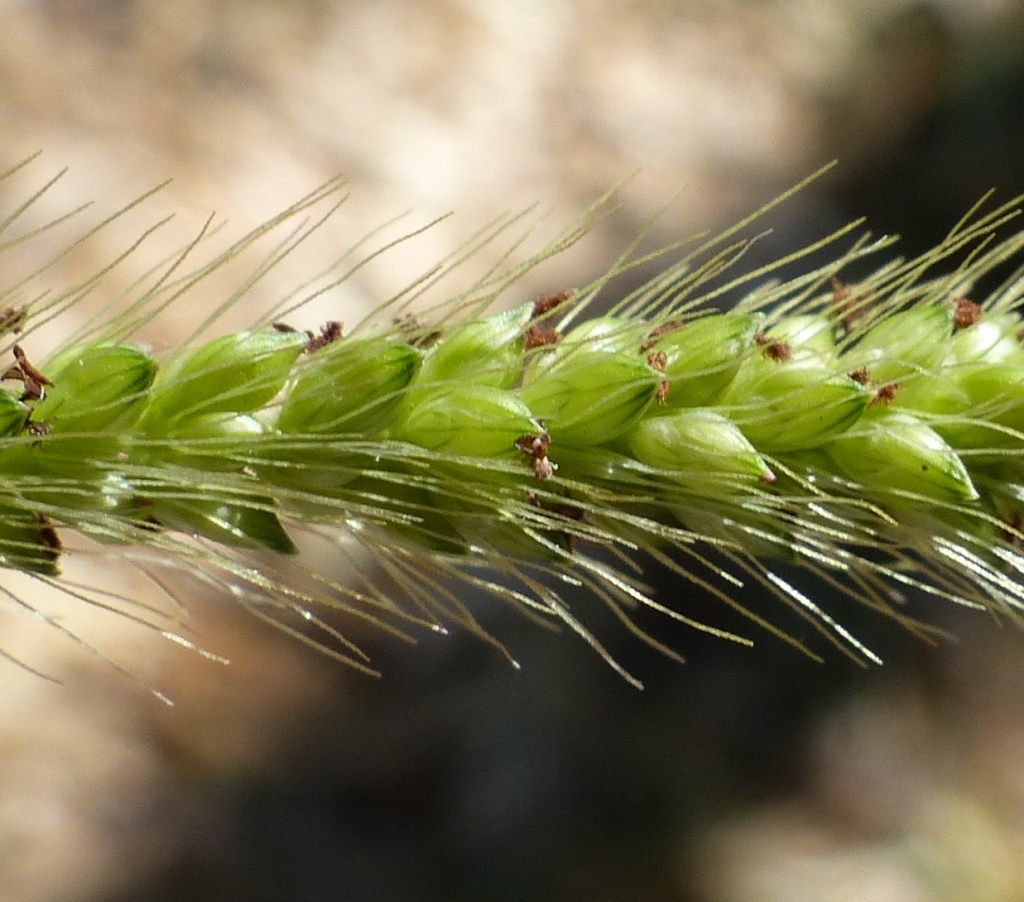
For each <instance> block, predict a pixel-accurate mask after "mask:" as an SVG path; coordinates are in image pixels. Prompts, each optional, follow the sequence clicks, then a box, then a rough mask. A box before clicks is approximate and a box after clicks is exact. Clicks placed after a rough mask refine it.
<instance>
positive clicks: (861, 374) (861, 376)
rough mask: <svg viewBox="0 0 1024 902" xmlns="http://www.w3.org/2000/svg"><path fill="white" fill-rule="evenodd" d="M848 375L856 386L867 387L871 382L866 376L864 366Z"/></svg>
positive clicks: (866, 371)
mask: <svg viewBox="0 0 1024 902" xmlns="http://www.w3.org/2000/svg"><path fill="white" fill-rule="evenodd" d="M848 375H849V377H850V378H851V379H852V380H853V381H854V382H856V383H857V384H858V385H867V384H868V383H869V382H870V381H871V376H870V375H869V374H868V368H867V367H866V366H862V367H861V368H860V369H859V370H854V371H853V372H852V373H849V374H848Z"/></svg>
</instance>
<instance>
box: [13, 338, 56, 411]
mask: <svg viewBox="0 0 1024 902" xmlns="http://www.w3.org/2000/svg"><path fill="white" fill-rule="evenodd" d="M12 352H13V354H14V359H15V360H16V361H17V363H16V364H15V365H14V366H12V367H10V368H9V369H8V370H7V371H6V372H5V373H4V374H3V376H2V377H0V378H3V379H17V380H18V381H19V382H21V383H22V384H23V385H24V386H25V390H24V391H23V392H22V395H21V400H22V401H42V400H43V398H45V397H46V390H45V388H44V386H46V385H53V383H52V382H51V381H50V380H49V379H47V378H46V376H44V375H43V374H42V373H40V372H39V370H37V369H36V368H35V367H34V366H32V364H31V363H29V361H28V358H27V357H26V356H25V352H24V351H23V350H22V348H21V345H15V346H14V347H13V348H12Z"/></svg>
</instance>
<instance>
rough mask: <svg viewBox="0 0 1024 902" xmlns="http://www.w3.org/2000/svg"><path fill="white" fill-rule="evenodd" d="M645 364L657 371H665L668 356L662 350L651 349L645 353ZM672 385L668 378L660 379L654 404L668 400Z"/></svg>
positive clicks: (661, 403) (662, 403)
mask: <svg viewBox="0 0 1024 902" xmlns="http://www.w3.org/2000/svg"><path fill="white" fill-rule="evenodd" d="M647 365H648V366H649V367H650V368H651V369H652V370H655V371H657V372H659V373H664V372H665V367H666V366H667V365H668V357H667V356H666V354H665V352H664V351H652V352H651V353H649V354H648V355H647ZM671 387H672V383H671V382H669V380H668V379H662V380H661V384H660V385H659V386H658V392H657V394H656V395H655V396H654V401H655V403H656V404H659V405H664V404H665V402H666V401H668V393H669V389H670V388H671Z"/></svg>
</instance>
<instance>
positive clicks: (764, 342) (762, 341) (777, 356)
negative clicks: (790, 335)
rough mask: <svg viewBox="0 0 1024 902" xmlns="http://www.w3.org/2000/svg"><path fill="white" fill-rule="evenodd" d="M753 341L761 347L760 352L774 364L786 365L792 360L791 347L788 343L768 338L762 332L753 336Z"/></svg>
mask: <svg viewBox="0 0 1024 902" xmlns="http://www.w3.org/2000/svg"><path fill="white" fill-rule="evenodd" d="M754 341H755V342H757V344H758V345H759V346H760V347H761V352H762V353H763V354H764V356H765V357H767V358H768V359H769V360H774V361H775V362H776V363H786V362H787V361H789V360H792V359H793V347H792V346H791V345H790V343H789V342H788V341H779V340H778V339H776V338H769V337H768V336H767V335H765V334H764V333H763V332H758V333H757V335H756V336H754Z"/></svg>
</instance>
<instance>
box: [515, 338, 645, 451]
mask: <svg viewBox="0 0 1024 902" xmlns="http://www.w3.org/2000/svg"><path fill="white" fill-rule="evenodd" d="M662 378H663V377H662V375H661V374H660V373H658V372H657V371H655V370H653V369H652V368H651V367H650V366H649V365H648V364H647V363H646V362H645V361H644V360H643V359H641V358H640V357H639V356H637V357H634V356H632V355H631V354H626V355H623V354H618V353H614V352H612V351H608V350H601V349H597V350H593V349H590V348H587V347H574V348H573V347H571V348H569V349H568V350H567V351H566V352H565V353H564V354H561V355H559V356H558V357H556V359H555V360H554V361H553V362H551V363H550V364H549V365H547V366H543V365H541V366H536V367H533V368H531V370H530V372H528V373H527V377H526V383H525V384H524V385H523V388H522V392H521V395H522V399H523V401H525V402H526V405H527V406H528V407H529V409H530V410H531V411H533V413H534V415H535V416H536V417H537V418H538V419H540V420H542V421H543V423H544V426H545V428H546V429H547V430H548V431H549V432H550V433H551V436H552V439H553V440H554V441H556V442H558V443H565V444H567V445H592V444H602V443H604V442H610V441H612V440H614V439H616V438H618V437H619V436H620V435H622V434H623V433H624V432H626V431H627V430H628V429H629V428H630V427H631V426H632V425H633V424H634V423H636V422H637V421H638V420H639V419H640V417H642V416H643V415H644V412H645V411H646V410H647V408H648V407H650V405H651V403H652V402H653V401H654V398H655V395H656V394H657V393H658V386H659V385H660V384H661V381H662Z"/></svg>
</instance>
